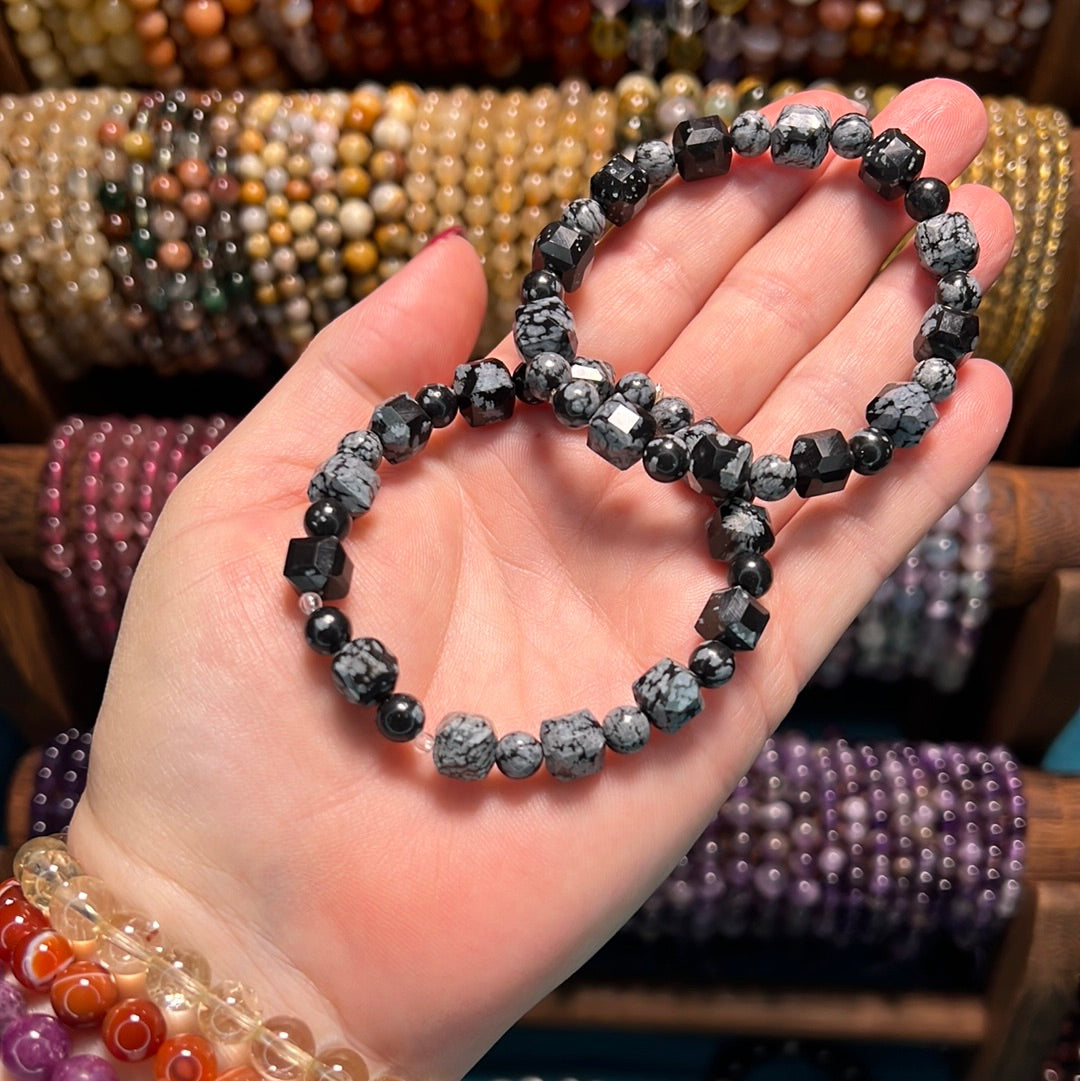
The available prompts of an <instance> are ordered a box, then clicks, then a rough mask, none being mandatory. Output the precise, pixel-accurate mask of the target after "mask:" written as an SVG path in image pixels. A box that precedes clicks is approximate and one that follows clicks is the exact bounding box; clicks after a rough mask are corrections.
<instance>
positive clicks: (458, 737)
mask: <svg viewBox="0 0 1080 1081" xmlns="http://www.w3.org/2000/svg"><path fill="white" fill-rule="evenodd" d="M431 757H432V760H433V761H434V763H435V768H436V769H437V770H438V771H439V772H440V773H441V774H442V775H443V776H444V777H454V778H456V779H457V780H459V781H482V780H483V779H484V778H485V777H486V776H487V775H488V773H490V772H491V767H492V766H493V765H494V764H495V733H494V732H493V731H492V730H491V724H490V722H489V721H488V719H487V718H486V717H481V716H479V715H478V714H475V713H448V714H447V715H446V716H445V717H444V718H443V719H442V721H440V722H439V727H438V729H437V730H436V732H435V743H434V745H433V746H432V748H431Z"/></svg>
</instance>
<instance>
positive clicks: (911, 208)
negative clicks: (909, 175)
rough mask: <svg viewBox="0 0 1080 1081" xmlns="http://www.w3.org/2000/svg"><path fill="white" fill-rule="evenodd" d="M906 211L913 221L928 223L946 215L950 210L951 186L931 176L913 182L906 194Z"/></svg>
mask: <svg viewBox="0 0 1080 1081" xmlns="http://www.w3.org/2000/svg"><path fill="white" fill-rule="evenodd" d="M904 209H905V210H906V211H907V212H908V217H909V218H911V220H912V221H926V219H927V218H936V217H937V216H938V214H944V213H945V211H946V210H948V209H949V185H948V184H946V183H945V181H944V180H938V179H936V178H935V177H930V176H924V177H920V178H919V179H918V180H913V181H912V183H911V187H910V188H908V190H907V191H906V192H905V193H904Z"/></svg>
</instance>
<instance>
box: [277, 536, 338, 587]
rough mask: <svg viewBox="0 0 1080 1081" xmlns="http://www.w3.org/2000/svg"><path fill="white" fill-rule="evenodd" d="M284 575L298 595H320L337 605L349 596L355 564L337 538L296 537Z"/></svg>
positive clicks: (291, 542)
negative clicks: (335, 602)
mask: <svg viewBox="0 0 1080 1081" xmlns="http://www.w3.org/2000/svg"><path fill="white" fill-rule="evenodd" d="M284 575H285V577H286V578H288V580H289V581H290V582H291V583H292V586H293V589H295V590H296V592H297V593H318V594H319V596H320V597H323V598H324V599H325V600H328V601H337V600H341V598H342V597H344V596H345V595H346V594H347V593H348V592H349V583H350V582H351V581H352V562H351V561H350V559H349V557H348V556H347V555H346V554H345V549H344V548H343V547H342V545H341V541H339V540H338V539H337V537H294V538H293V539H292V540H290V541H289V549H288V552H287V553H286V555H285V570H284Z"/></svg>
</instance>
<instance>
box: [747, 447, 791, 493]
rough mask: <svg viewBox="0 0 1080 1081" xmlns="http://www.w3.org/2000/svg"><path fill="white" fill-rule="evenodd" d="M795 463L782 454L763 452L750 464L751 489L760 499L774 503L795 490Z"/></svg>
mask: <svg viewBox="0 0 1080 1081" xmlns="http://www.w3.org/2000/svg"><path fill="white" fill-rule="evenodd" d="M796 478H797V473H796V470H795V465H794V463H792V462H790V461H788V459H787V458H784V457H783V456H782V455H780V454H763V455H762V456H761V457H760V458H758V459H756V460H755V461H754V464H753V465H751V466H750V489H751V491H752V492H753V493H754V495H755V496H757V498H758V499H763V500H765V502H766V503H774V502H776V500H778V499H783V498H784V496H786V495H788V494H789V493H790V492H793V491H794V490H795V481H796Z"/></svg>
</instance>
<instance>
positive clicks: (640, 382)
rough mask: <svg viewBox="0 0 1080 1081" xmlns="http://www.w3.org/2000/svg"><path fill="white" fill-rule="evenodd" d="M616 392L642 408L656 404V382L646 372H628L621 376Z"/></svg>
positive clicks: (648, 407) (650, 407) (616, 385)
mask: <svg viewBox="0 0 1080 1081" xmlns="http://www.w3.org/2000/svg"><path fill="white" fill-rule="evenodd" d="M615 393H616V394H620V395H622V397H624V398H625V399H626V400H627V401H628V402H632V403H633V404H634V405H637V406H640V407H641V408H642V409H646V410H648V409H652V407H653V406H654V405H656V384H655V383H654V382H653V381H652V380H651V379H650V378H649V377H648V376H647V375H646V374H645V373H644V372H627V373H626V375H622V376H620V377H619V380H618V382H617V383H616V384H615ZM654 423H655V422H654Z"/></svg>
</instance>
